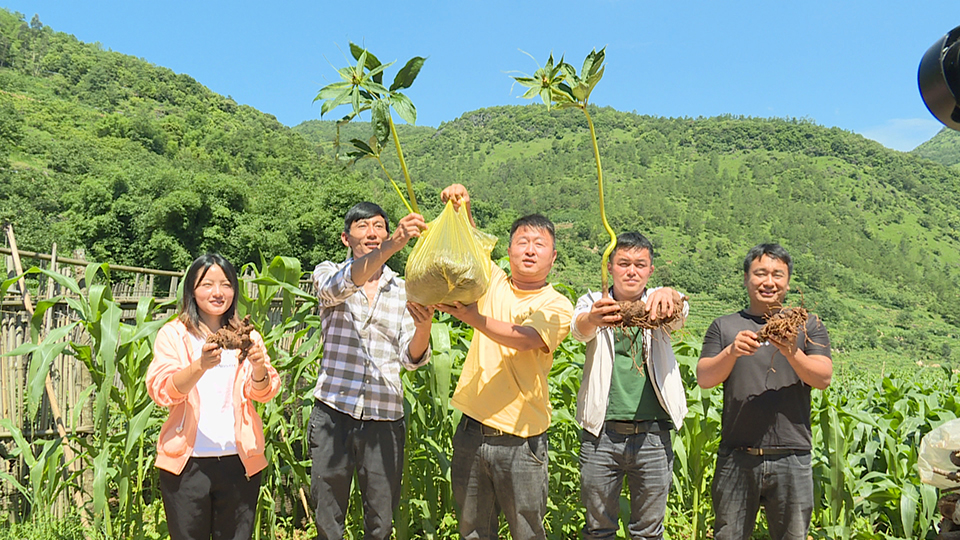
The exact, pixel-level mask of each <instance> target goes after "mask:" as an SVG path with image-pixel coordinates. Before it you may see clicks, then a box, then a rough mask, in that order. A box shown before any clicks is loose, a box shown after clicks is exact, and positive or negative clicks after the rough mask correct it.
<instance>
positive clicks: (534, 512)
mask: <svg viewBox="0 0 960 540" xmlns="http://www.w3.org/2000/svg"><path fill="white" fill-rule="evenodd" d="M547 444H548V443H547V434H546V433H541V434H540V435H534V436H533V437H527V438H524V437H516V436H514V435H496V436H491V435H484V434H483V433H482V432H481V428H480V424H479V423H478V422H477V421H476V420H473V419H471V418H468V417H467V416H466V415H464V417H463V419H462V420H461V421H460V425H458V426H457V432H456V434H454V436H453V463H452V465H451V471H450V476H451V481H452V483H453V497H454V499H456V501H457V506H458V507H459V510H460V516H459V517H460V520H459V521H460V536H461V537H462V538H463V539H464V540H484V539H490V540H493V539H496V538H499V534H498V532H499V529H500V512H501V511H502V512H503V515H504V517H506V519H507V524H508V525H509V526H510V536H511V537H512V538H513V539H514V540H543V539H545V538H546V531H545V530H544V528H543V520H544V517H546V514H547V485H548V483H549V477H548V476H547Z"/></svg>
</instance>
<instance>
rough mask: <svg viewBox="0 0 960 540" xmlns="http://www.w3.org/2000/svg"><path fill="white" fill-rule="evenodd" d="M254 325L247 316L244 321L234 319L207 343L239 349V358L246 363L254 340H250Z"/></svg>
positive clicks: (208, 339) (211, 336)
mask: <svg viewBox="0 0 960 540" xmlns="http://www.w3.org/2000/svg"><path fill="white" fill-rule="evenodd" d="M253 330H254V328H253V324H251V323H250V316H249V315H247V316H246V317H244V318H243V320H242V321H238V320H237V319H236V318H234V319H233V320H232V321H230V322H229V323H228V324H227V325H226V326H223V327H221V328H220V329H219V330H217V332H216V333H215V334H211V335H210V336H209V337H207V342H209V343H216V344H217V345H219V346H220V347H222V348H224V349H238V350H239V351H240V354H239V355H238V358H239V359H240V361H241V362H242V361H244V360H246V358H247V352H248V351H249V350H250V345H252V344H253V340H251V339H250V332H253Z"/></svg>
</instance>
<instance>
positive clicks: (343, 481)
mask: <svg viewBox="0 0 960 540" xmlns="http://www.w3.org/2000/svg"><path fill="white" fill-rule="evenodd" d="M309 438H310V460H311V464H312V468H311V471H310V493H311V495H312V496H313V502H314V504H315V505H316V520H317V538H318V539H320V540H327V539H332V540H340V539H342V538H343V532H344V521H345V518H346V515H347V505H348V503H349V502H350V487H351V485H352V483H353V477H354V475H356V477H357V487H359V489H360V499H361V501H362V503H363V530H364V535H363V537H364V539H366V540H381V539H387V538H390V537H391V536H392V535H393V511H394V509H396V508H397V506H399V504H400V488H401V480H402V477H403V445H404V442H405V440H406V424H405V423H404V421H403V420H402V419H401V420H396V421H392V422H391V421H378V420H357V419H356V418H353V417H352V416H350V415H348V414H344V413H341V412H339V411H337V410H335V409H333V408H331V407H329V406H328V405H326V404H325V403H323V402H321V401H319V400H318V401H316V402H315V404H314V406H313V412H312V413H311V414H310V431H309Z"/></svg>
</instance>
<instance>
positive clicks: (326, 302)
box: [313, 259, 360, 307]
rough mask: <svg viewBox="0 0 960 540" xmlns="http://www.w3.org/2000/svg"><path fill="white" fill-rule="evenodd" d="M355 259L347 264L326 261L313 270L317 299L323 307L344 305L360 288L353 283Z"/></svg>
mask: <svg viewBox="0 0 960 540" xmlns="http://www.w3.org/2000/svg"><path fill="white" fill-rule="evenodd" d="M352 262H353V259H349V260H347V263H346V264H343V265H342V267H341V266H340V265H337V264H334V263H332V262H330V261H324V262H322V263H320V264H318V265H317V267H316V268H315V269H314V270H313V284H314V285H315V286H316V287H317V298H318V299H319V300H320V304H321V305H322V306H323V307H331V306H335V305H337V304H342V303H344V302H345V301H346V300H347V298H350V296H351V295H353V293H355V292H357V291H358V290H360V287H357V285H356V284H355V283H354V282H353V264H351V263H352Z"/></svg>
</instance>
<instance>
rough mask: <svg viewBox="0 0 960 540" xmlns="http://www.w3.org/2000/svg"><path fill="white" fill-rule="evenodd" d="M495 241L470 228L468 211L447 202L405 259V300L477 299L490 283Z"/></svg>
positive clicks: (443, 302) (418, 301)
mask: <svg viewBox="0 0 960 540" xmlns="http://www.w3.org/2000/svg"><path fill="white" fill-rule="evenodd" d="M496 243H497V237H496V236H493V235H490V234H487V233H485V232H482V231H479V230H477V229H475V228H473V227H472V226H471V225H470V219H469V218H468V217H467V213H466V212H464V211H461V212H458V211H456V210H454V209H453V202H451V201H447V206H446V207H445V208H444V209H443V212H441V213H440V217H438V218H437V219H435V220H433V221H431V222H430V223H429V224H428V225H427V230H426V231H424V233H423V236H421V237H420V240H418V241H417V245H415V246H414V247H413V252H412V253H410V258H408V259H407V272H406V276H405V277H404V279H406V282H407V300H409V301H411V302H416V303H418V304H423V305H425V306H427V305H431V304H453V303H454V302H461V303H463V304H470V303H473V302H476V301H477V299H478V298H480V297H481V296H482V295H483V293H485V292H487V287H488V286H489V285H490V252H491V251H493V246H494V244H496Z"/></svg>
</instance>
